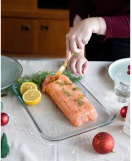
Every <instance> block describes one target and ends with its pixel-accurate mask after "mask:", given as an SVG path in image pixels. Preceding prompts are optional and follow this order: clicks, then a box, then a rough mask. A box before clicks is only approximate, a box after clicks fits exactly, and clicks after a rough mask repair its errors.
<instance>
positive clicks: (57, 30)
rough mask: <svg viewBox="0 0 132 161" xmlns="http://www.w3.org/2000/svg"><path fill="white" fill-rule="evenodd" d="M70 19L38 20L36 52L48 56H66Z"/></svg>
mask: <svg viewBox="0 0 132 161" xmlns="http://www.w3.org/2000/svg"><path fill="white" fill-rule="evenodd" d="M68 24H69V23H68V20H38V21H37V30H36V32H37V33H36V35H37V38H36V53H38V54H42V53H46V57H65V51H66V46H65V44H66V43H65V42H66V41H65V39H66V38H65V37H66V33H67V32H68Z"/></svg>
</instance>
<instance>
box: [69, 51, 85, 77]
mask: <svg viewBox="0 0 132 161" xmlns="http://www.w3.org/2000/svg"><path fill="white" fill-rule="evenodd" d="M67 68H68V69H71V71H72V73H73V74H79V75H82V74H85V73H86V71H87V68H88V61H87V59H86V58H85V56H84V55H82V54H76V53H75V54H74V55H73V56H72V58H71V59H70V60H69V63H68V66H67Z"/></svg>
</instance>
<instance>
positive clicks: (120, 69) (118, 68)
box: [108, 58, 130, 81]
mask: <svg viewBox="0 0 132 161" xmlns="http://www.w3.org/2000/svg"><path fill="white" fill-rule="evenodd" d="M128 65H130V58H124V59H119V60H117V61H115V62H113V63H112V64H111V65H110V66H109V69H108V73H109V76H110V77H111V79H112V80H113V81H114V77H115V75H116V74H117V73H127V70H128Z"/></svg>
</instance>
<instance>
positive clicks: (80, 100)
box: [75, 96, 84, 106]
mask: <svg viewBox="0 0 132 161" xmlns="http://www.w3.org/2000/svg"><path fill="white" fill-rule="evenodd" d="M83 98H84V96H81V97H79V98H78V99H76V100H75V101H77V103H78V106H81V105H83V104H84V102H83V101H82V99H83Z"/></svg>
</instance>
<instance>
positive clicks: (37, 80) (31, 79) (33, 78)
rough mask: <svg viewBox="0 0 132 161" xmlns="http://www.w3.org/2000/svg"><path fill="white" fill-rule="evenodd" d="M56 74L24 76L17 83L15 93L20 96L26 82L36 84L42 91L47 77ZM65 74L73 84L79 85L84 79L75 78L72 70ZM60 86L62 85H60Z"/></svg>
mask: <svg viewBox="0 0 132 161" xmlns="http://www.w3.org/2000/svg"><path fill="white" fill-rule="evenodd" d="M54 74H55V73H54V72H50V71H39V72H38V73H36V74H33V75H32V76H23V77H21V78H19V79H18V80H17V81H16V86H15V91H16V92H17V93H18V94H20V87H21V85H22V84H23V83H24V82H34V83H35V84H36V85H37V86H38V89H39V90H40V89H41V84H42V82H43V81H44V79H45V78H46V77H47V76H51V75H54ZM63 74H64V75H66V76H67V77H69V79H70V80H71V81H72V82H73V83H77V82H79V81H80V80H81V79H82V77H81V76H76V77H75V76H73V75H72V73H71V71H70V70H66V71H64V72H63ZM59 84H60V85H61V83H59ZM65 84H66V83H65Z"/></svg>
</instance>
